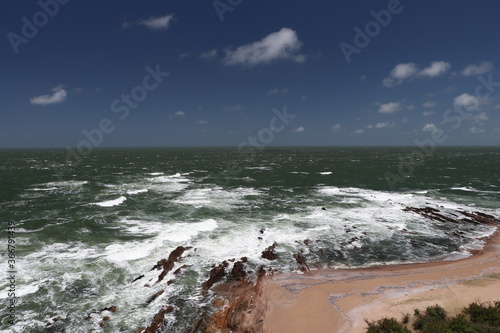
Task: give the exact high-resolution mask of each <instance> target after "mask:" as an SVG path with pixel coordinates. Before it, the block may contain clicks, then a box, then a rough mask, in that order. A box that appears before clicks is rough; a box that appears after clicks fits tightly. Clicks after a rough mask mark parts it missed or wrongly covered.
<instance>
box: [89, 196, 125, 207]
mask: <svg viewBox="0 0 500 333" xmlns="http://www.w3.org/2000/svg"><path fill="white" fill-rule="evenodd" d="M125 200H127V198H125V197H124V196H121V197H119V198H118V199H114V200H107V201H102V202H96V203H94V205H97V206H101V207H113V206H118V205H121V204H122V203H124V202H125Z"/></svg>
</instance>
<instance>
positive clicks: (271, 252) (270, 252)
mask: <svg viewBox="0 0 500 333" xmlns="http://www.w3.org/2000/svg"><path fill="white" fill-rule="evenodd" d="M277 245H278V244H277V243H276V242H274V243H273V245H271V246H269V247H268V248H266V249H265V250H264V251H262V256H261V257H262V258H264V259H267V260H275V259H276V258H278V255H277V254H276V251H275V249H276V246H277Z"/></svg>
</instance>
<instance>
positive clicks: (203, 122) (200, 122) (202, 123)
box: [195, 120, 208, 125]
mask: <svg viewBox="0 0 500 333" xmlns="http://www.w3.org/2000/svg"><path fill="white" fill-rule="evenodd" d="M195 124H198V125H206V124H208V121H206V120H198V121H197V122H196V123H195Z"/></svg>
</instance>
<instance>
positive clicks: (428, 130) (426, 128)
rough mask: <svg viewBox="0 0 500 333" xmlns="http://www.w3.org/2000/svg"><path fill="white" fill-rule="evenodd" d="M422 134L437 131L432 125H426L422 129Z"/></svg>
mask: <svg viewBox="0 0 500 333" xmlns="http://www.w3.org/2000/svg"><path fill="white" fill-rule="evenodd" d="M422 131H423V132H435V131H437V127H436V125H435V124H434V123H427V124H425V126H424V127H423V128H422Z"/></svg>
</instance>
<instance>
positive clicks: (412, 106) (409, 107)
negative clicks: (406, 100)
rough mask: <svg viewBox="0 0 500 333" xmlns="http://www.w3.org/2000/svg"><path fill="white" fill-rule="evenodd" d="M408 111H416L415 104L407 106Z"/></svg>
mask: <svg viewBox="0 0 500 333" xmlns="http://www.w3.org/2000/svg"><path fill="white" fill-rule="evenodd" d="M406 109H407V110H415V105H413V104H410V105H407V106H406Z"/></svg>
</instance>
